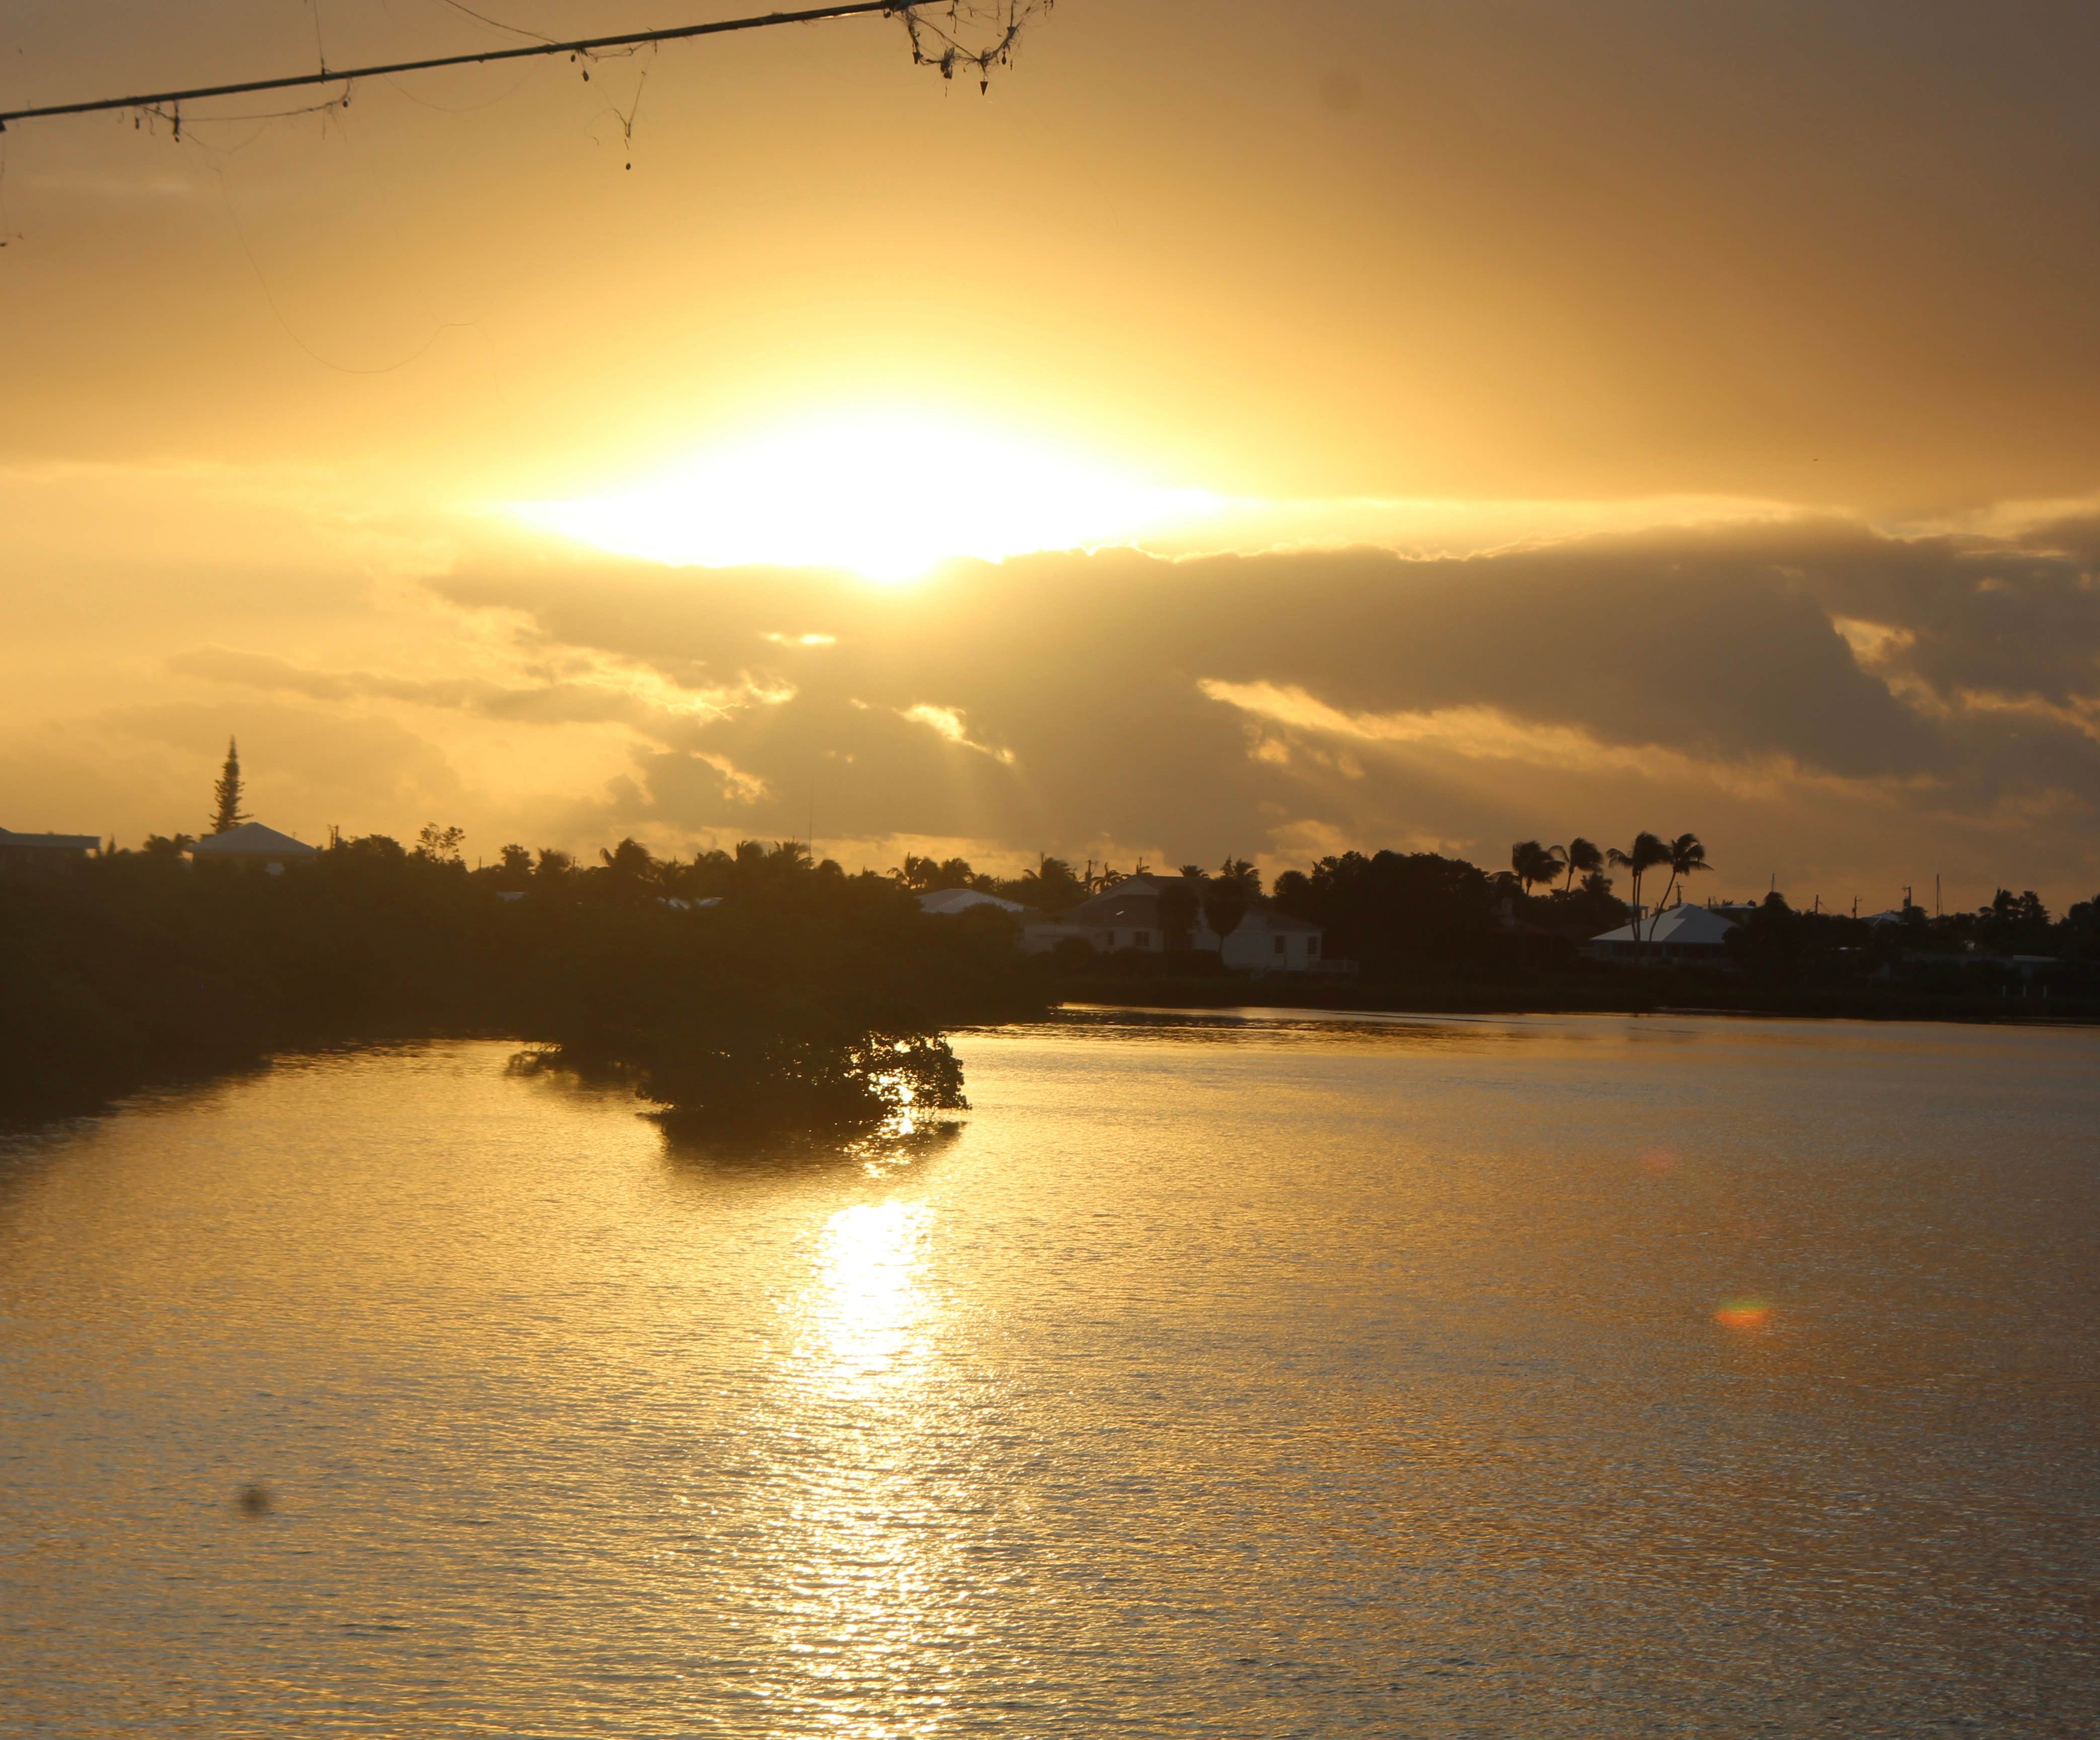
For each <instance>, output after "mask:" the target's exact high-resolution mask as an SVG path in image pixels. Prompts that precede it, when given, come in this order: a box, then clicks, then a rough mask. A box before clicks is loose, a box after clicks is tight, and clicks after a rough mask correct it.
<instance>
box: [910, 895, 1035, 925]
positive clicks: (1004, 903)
mask: <svg viewBox="0 0 2100 1740" xmlns="http://www.w3.org/2000/svg"><path fill="white" fill-rule="evenodd" d="M981 906H989V907H996V908H998V909H999V911H1000V912H1026V911H1027V910H1028V908H1026V907H1025V906H1023V905H1022V904H1021V903H1020V902H1019V901H1018V900H1002V899H999V896H998V895H997V894H986V893H985V892H984V891H983V890H981V889H976V888H937V889H935V890H933V893H932V894H921V895H920V896H919V910H920V912H930V913H932V914H933V916H935V917H937V918H940V917H946V916H948V915H949V914H951V913H954V912H969V911H971V910H972V909H973V908H977V907H981Z"/></svg>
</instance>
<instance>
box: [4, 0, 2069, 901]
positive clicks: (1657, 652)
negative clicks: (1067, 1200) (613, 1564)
mask: <svg viewBox="0 0 2100 1740" xmlns="http://www.w3.org/2000/svg"><path fill="white" fill-rule="evenodd" d="M475 10H477V11H483V12H486V13H487V14H488V15H491V16H492V17H496V18H499V19H501V20H504V21H505V23H506V24H511V25H514V26H517V27H520V28H522V29H529V30H534V31H539V32H543V33H549V34H558V35H563V36H568V35H573V34H576V33H583V32H586V31H598V30H602V31H611V30H616V29H626V28H634V27H637V26H638V25H642V24H664V23H668V22H672V21H674V20H673V12H675V13H676V14H677V18H679V19H683V18H686V17H688V16H690V17H691V18H693V19H695V20H698V19H700V18H704V17H708V16H729V15H735V13H736V12H737V11H740V10H742V8H740V7H738V6H736V5H735V3H734V0H729V3H722V0H687V3H686V4H685V5H684V6H682V7H674V8H673V9H672V11H671V12H667V11H664V9H663V8H661V7H658V8H655V9H653V10H647V11H644V10H637V8H636V7H634V6H633V3H632V0H582V3H578V0H570V3H555V0H489V3H487V4H486V5H478V6H477V7H475ZM316 29H318V30H319V32H320V42H321V43H322V44H323V46H324V49H325V52H326V55H327V58H328V60H329V62H330V63H331V64H335V65H338V66H340V65H345V64H355V63H357V62H360V61H364V60H382V59H391V58H400V57H405V56H408V55H416V54H424V53H441V52H446V51H454V50H465V49H469V48H473V47H477V46H483V45H485V44H490V43H496V42H504V41H508V40H515V38H505V37H503V36H501V34H500V33H496V32H493V31H492V30H490V29H488V28H487V27H486V26H484V25H483V24H479V23H477V22H476V21H475V20H473V19H471V18H470V17H467V16H465V15H463V14H462V13H461V11H459V10H457V8H455V7H451V6H449V5H448V4H446V3H444V0H319V3H318V5H315V4H311V3H306V0H219V3H215V4H213V5H210V6H199V5H183V6H170V5H166V4H164V3H163V4H154V5H145V4H141V3H138V0H63V3H60V0H28V3H26V4H23V3H18V4H16V5H15V6H14V7H11V8H9V9H8V10H7V12H6V13H5V14H4V15H0V108H12V107H16V106H20V105H25V104H31V103H36V102H51V101H64V100H67V99H72V98H75V97H81V96H88V95H107V94H113V93H117V92H121V91H132V90H137V89H141V88H147V87H151V86H167V85H179V84H183V83H190V82H212V81H215V80H218V79H221V78H232V77H262V76H269V75H271V74H273V73H280V72H284V71H288V70H293V69H304V68H307V67H309V66H311V64H314V62H315V55H316V52H317V51H316V46H315V32H316ZM582 70H583V69H582V68H580V67H577V66H575V65H572V64H570V63H569V62H567V61H566V60H556V61H539V62H532V63H525V64H514V65H511V66H508V67H497V68H479V69H465V70H460V71H452V72H445V73H435V74H430V75H426V76H421V77H415V78H404V79H399V80H393V81H368V82H363V83H360V85H358V86H356V88H355V91H354V93H353V96H352V100H351V104H350V106H349V107H348V108H347V109H346V110H343V111H341V112H339V113H333V114H330V115H328V116H326V117H319V116H308V117H301V118H295V119H285V120H277V121H211V120H209V119H208V118H207V117H209V116H210V115H212V114H214V113H216V114H220V115H226V114H235V115H239V114H246V113H253V112H254V111H255V110H257V109H259V108H279V107H288V106H291V101H290V100H288V99H253V98H250V99H227V100H226V101H224V102H223V103H220V104H203V105H196V106H194V108H193V109H192V111H190V112H188V113H186V115H185V126H184V130H183V138H182V139H181V141H180V143H176V142H175V141H174V140H173V139H171V138H170V136H169V132H168V130H167V128H166V127H165V126H161V127H160V128H159V129H158V130H157V132H156V131H154V130H139V129H135V127H134V125H133V121H132V117H129V116H126V115H115V116H100V117H82V118H77V119H68V120H57V121H39V122H33V123H21V124H18V125H17V126H15V127H14V128H11V130H9V131H8V132H7V135H5V136H4V138H0V145H4V147H5V152H6V156H5V170H4V179H0V227H4V229H5V231H6V232H7V236H8V245H7V248H6V249H5V250H4V251H0V382H4V386H0V404H4V406H5V409H6V412H7V415H6V416H5V417H0V527H4V528H5V530H4V532H0V585H4V586H5V588H6V593H7V602H8V606H9V616H8V620H9V623H10V628H11V632H10V633H9V634H7V636H6V637H5V639H4V642H0V676H4V678H5V683H4V689H0V826H7V827H11V828H64V829H67V830H73V829H79V830H82V831H88V830H100V831H102V832H115V833H116V834H117V837H119V838H120V839H123V840H126V841H132V840H135V839H136V838H137V837H139V836H140V835H142V834H143V833H144V832H146V831H147V830H148V829H155V830H159V831H164V832H165V831H169V830H172V829H175V828H195V827H196V826H197V825H199V824H200V823H201V820H202V818H203V815H204V812H205V807H206V801H207V797H208V791H209V785H210V777H211V773H212V771H213V766H214V761H215V757H216V756H217V755H218V753H221V751H222V749H223V741H224V739H225V736H226V735H227V732H228V731H238V732H239V733H240V736H241V740H242V747H243V751H244V755H245V760H246V762H247V764H248V766H249V771H250V773H251V776H252V779H253V782H254V804H253V807H254V809H255V810H256V811H257V813H258V815H261V816H262V819H266V820H269V821H271V822H272V823H273V824H276V825H278V826H280V827H285V828H291V829H295V830H297V831H298V832H301V833H302V834H303V835H304V836H306V837H308V838H313V837H318V836H319V835H320V833H321V832H323V831H324V829H325V828H326V827H327V826H328V825H329V824H339V825H341V826H342V827H343V828H346V830H351V831H364V830H366V829H373V828H377V829H381V830H383V831H386V832H395V833H399V834H412V833H413V832H414V831H415V829H416V828H418V827H419V826H421V824H423V823H424V822H426V821H433V820H435V821H439V822H452V821H457V822H459V823H460V824H462V825H464V826H465V827H466V828H467V829H468V832H469V836H470V840H469V850H470V852H472V851H474V850H477V849H479V850H481V851H482V852H483V853H485V854H492V853H493V851H494V850H495V848H496V846H500V845H501V843H502V842H503V841H505V840H507V839H510V838H518V839H521V840H523V841H527V843H529V844H533V845H539V844H543V843H544V844H558V845H565V846H583V845H588V844H595V843H598V841H602V840H607V839H610V838H613V837H617V836H618V835H619V834H620V833H624V832H634V833H636V834H637V836H639V837H642V838H644V839H646V840H648V841H650V842H651V843H652V844H654V845H655V846H658V847H660V848H661V849H673V848H676V849H678V850H690V849H692V848H693V847H694V846H696V845H700V844H705V843H708V842H710V841H732V840H734V839H735V838H736V837H739V836H742V835H746V834H751V835H759V836H763V837H780V836H783V835H791V834H792V835H795V836H803V835H806V834H808V833H809V832H810V831H811V828H812V822H813V820H814V832H815V834H816V836H817V838H818V843H819V845H820V846H822V847H823V849H824V850H829V851H833V852H836V853H837V854H839V855H841V856H842V857H843V858H845V859H846V860H847V861H848V862H849V863H858V862H868V863H889V862H892V861H893V859H894V856H895V855H896V853H897V852H898V851H899V850H902V849H903V848H904V847H905V846H907V845H910V846H924V845H929V844H934V843H938V844H939V845H941V846H943V847H944V848H948V849H960V850H966V851H968V852H969V853H971V854H972V855H973V856H975V857H977V858H979V859H982V860H983V861H986V862H987V863H991V864H995V865H998V866H1001V867H1004V866H1008V865H1013V864H1017V863H1021V862H1023V861H1025V860H1032V858H1033V856H1034V855H1035V852H1037V851H1038V850H1051V851H1057V852H1061V853H1064V854H1066V855H1077V856H1079V857H1081V858H1083V857H1085V856H1087V855H1089V854H1092V855H1101V854H1103V853H1113V854H1114V855H1116V856H1117V857H1118V859H1119V860H1121V859H1127V858H1128V857H1129V856H1130V855H1132V854H1134V853H1136V852H1139V851H1143V852H1145V853H1147V854H1148V855H1150V857H1151V858H1152V859H1153V861H1154V862H1162V861H1163V862H1167V863H1180V862H1183V861H1185V860H1187V859H1203V860H1206V861H1215V859H1218V858H1219V857H1220V856H1222V855H1224V853H1225V852H1226V851H1228V850H1232V851H1237V852H1242V853H1246V855H1250V856H1255V857H1258V858H1261V859H1264V860H1265V861H1267V862H1268V863H1271V864H1272V865H1274V864H1280V863H1282V862H1285V861H1286V860H1292V859H1302V858H1303V857H1304V855H1306V854H1308V853H1312V852H1315V851H1321V850H1332V849H1335V848H1336V847H1338V846H1343V845H1349V844H1355V845H1361V846H1366V847H1370V846H1379V845H1392V846H1435V847H1436V848H1438V849H1440V850H1454V851H1459V852H1462V853H1465V854H1467V855H1471V856H1475V857H1476V858H1479V859H1481V860H1482V861H1484V862H1487V863H1500V862H1502V859H1503V858H1504V856H1505V855H1506V854H1507V848H1508V843H1509V841H1511V840H1512V839H1515V838H1518V837H1530V836H1542V837H1545V838H1546V839H1548V840H1560V839H1565V838H1566V837H1568V836H1569V835H1570V834H1572V833H1575V832H1582V833H1586V834H1588V835H1590V836H1591V837H1597V838H1601V839H1607V840H1619V839H1621V837H1622V836H1625V835H1628V834H1630V833H1631V832H1633V831H1634V830H1635V829H1636V828H1643V827H1647V828H1655V829H1657V830H1658V831H1661V832H1670V833H1674V832H1679V831H1681V830H1683V828H1692V829H1694V830H1695V831H1696V832H1700V833H1701V835H1702V836H1703V837H1705V839H1706V841H1707V842H1708V844H1709V847H1710V851H1711V853H1712V855H1713V857H1714V859H1715V861H1716V862H1717V863H1718V864H1719V865H1720V866H1721V874H1720V876H1719V877H1717V878H1716V879H1715V881H1716V885H1717V887H1718V888H1719V889H1723V890H1726V891H1730V892H1744V891H1748V890H1751V889H1758V890H1762V888H1763V887H1765V886H1766V885H1767V883H1768V881H1770V879H1771V878H1772V877H1775V876H1776V877H1777V878H1778V881H1779V883H1780V886H1782V887H1784V888H1785V889H1787V890H1789V892H1790V893H1791V894H1793V895H1794V896H1795V897H1796V898H1798V899H1803V900H1806V899H1808V898H1810V897H1811V895H1813V894H1821V895H1822V896H1823V898H1824V900H1825V901H1826V902H1834V903H1849V901H1850V900H1851V898H1852V897H1853V896H1854V895H1855V894H1858V895H1860V896H1861V897H1862V899H1864V900H1865V901H1867V902H1868V903H1869V904H1870V905H1871V906H1873V907H1876V908H1878V907H1880V906H1883V905H1886V904H1889V903H1892V902H1893V900H1894V899H1895V898H1896V896H1897V894H1899V891H1900V889H1901V887H1902V885H1904V884H1906V883H1908V884H1912V885H1917V886H1919V887H1929V885H1930V881H1931V878H1932V877H1933V875H1934V874H1935V872H1939V873H1942V874H1943V875H1944V877H1946V879H1947V886H1948V899H1949V900H1950V902H1952V901H1954V900H1957V899H1958V900H1959V901H1961V903H1972V902H1974V901H1976V900H1980V899H1985V898H1988V895H1989V894H1990V892H1991V890H1992V887H1993V886H1995V885H1996V884H1997V883H1998V882H2001V881H2010V882H2012V883H2013V884H2014V885H2015V886H2025V885H2033V886H2036V887H2037V888H2039V889H2040V890H2043V891H2044V892H2045V894H2047V895H2049V897H2050V898H2052V899H2053V900H2054V901H2056V902H2057V903H2062V902H2063V900H2065V899H2071V898H2085V897H2086V896H2089V895H2090V894H2092V893H2093V889H2094V887H2095V885H2100V836H2096V830H2095V825H2094V824H2095V807H2096V804H2100V666H2096V660H2100V596H2097V595H2096V594H2095V591H2094V587H2093V563H2094V560H2095V553H2096V546H2097V545H2100V529H2096V528H2100V418H2096V417H2095V415H2094V412H2095V410H2096V402H2095V401H2096V396H2100V395H2096V373H2095V371H2096V360H2100V358H2096V351H2100V323H2097V322H2096V321H2095V320H2093V315H2092V310H2093V308H2094V307H2100V219H2096V217H2095V215H2094V214H2095V213H2096V211H2100V200H2096V196H2100V105H2097V104H2093V102H2092V100H2091V96H2090V93H2091V91H2093V89H2094V88H2095V75H2096V73H2100V15H2095V14H2094V13H2093V10H2092V9H2091V8H2090V7H2073V6H2068V5H2066V6H2049V5H2025V4H2023V5H2013V4H2005V5H1998V6H1992V7H1978V6H1974V5H1970V4H1963V5H1938V4H1932V3H1929V0H1886V3H1881V4H1869V3H1860V4H1846V5H1833V4H1829V3H1820V4H1798V5H1797V4H1783V3H1768V4H1759V5H1758V6H1755V7H1724V6H1712V5H1696V6H1686V5H1681V4H1677V5H1665V4H1661V3H1653V4H1633V3H1624V4H1598V5H1591V6H1582V7H1571V6H1568V5H1566V4H1564V3H1560V0H1537V3H1524V0H1466V3H1458V0H1450V3H1445V4H1410V3H1404V0H1390V3H1384V4H1378V5H1372V4H1369V3H1364V0H1357V3H1353V4H1342V3H1317V0H1315V3H1309V4H1306V3H1301V4H1293V5H1287V6H1286V5H1282V4H1270V3H1254V0H1206V3H1203V4H1200V5H1199V4H1195V3H1182V0H1124V3H1110V0H1063V3H1062V4H1061V5H1060V6H1058V7H1057V9H1056V10H1055V11H1053V12H1052V13H1050V14H1049V15H1048V16H1047V17H1045V18H1043V19H1041V20H1038V21H1036V22H1035V24H1032V25H1031V27H1030V29H1029V31H1028V33H1027V34H1026V36H1025V37H1024V38H1023V40H1022V42H1021V52H1020V54H1019V55H1018V57H1017V64H1015V65H1014V66H1013V67H1012V68H1010V69H1007V70H1004V71H1002V72H1001V73H999V74H998V75H997V76H995V78H994V80H993V82H992V85H991V89H990V93H989V95H982V96H980V95H979V94H978V93H977V90H976V88H975V86H974V84H973V83H969V84H965V83H964V82H957V83H955V84H952V85H951V84H946V83H944V82H942V81H941V80H940V79H939V78H938V77H937V76H934V75H932V74H930V73H927V72H925V71H924V70H922V69H916V68H913V67H912V66H911V64H910V60H909V55H908V53H907V50H906V46H905V43H904V40H903V33H902V27H901V26H900V25H898V24H895V23H893V22H889V21H883V20H851V21H841V22H837V23H833V24H823V25H818V26H810V27H806V28H795V29H779V30H770V31H765V32H760V33H752V34H750V35H747V36H741V37H735V38H721V39H718V40H716V41H713V42H702V43H697V44H690V45H684V46H671V47H667V48H666V49H664V51H661V52H660V53H655V54H650V53H644V54H642V55H637V56H634V57H633V58H630V59H624V60H607V61H602V62H599V63H598V64H595V65H593V67H592V68H590V71H591V73H592V77H591V78H590V80H589V82H585V80H584V79H583V78H582V77H581V73H582ZM645 75H646V77H645ZM637 93H638V95H639V104H638V107H636V106H635V103H636V98H637ZM293 100H295V99H293ZM629 112H631V113H633V116H634V121H633V139H632V145H631V148H630V147H629V144H628V142H627V140H626V139H625V138H624V123H623V120H622V116H623V114H624V113H629ZM629 161H631V162H632V165H633V167H632V168H631V169H629V168H627V167H625V165H627V164H628V163H629ZM1132 545H1136V546H1138V548H1137V549H1136V550H1133V549H1132V548H1129V547H1124V546H1132ZM1037 550H1065V551H1066V552H1067V553H1065V554H1030V552H1034V551H1037ZM1087 550H1092V551H1093V552H1094V553H1093V554H1087V553H1086V551H1087ZM1140 550H1141V551H1142V552H1149V554H1140V553H1139V552H1140ZM943 556H959V557H961V558H964V560H962V561H960V562H956V563H950V564H947V565H946V566H943V565H942V563H941V562H940V560H939V559H940V558H942V557H943ZM679 564H685V565H682V566H681V565H679ZM695 564H706V565H704V566H696V565H695Z"/></svg>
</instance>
